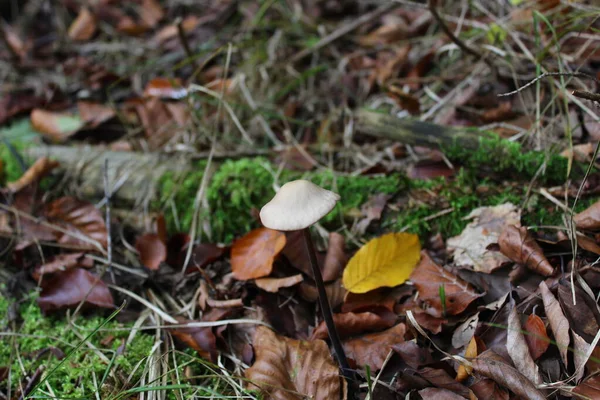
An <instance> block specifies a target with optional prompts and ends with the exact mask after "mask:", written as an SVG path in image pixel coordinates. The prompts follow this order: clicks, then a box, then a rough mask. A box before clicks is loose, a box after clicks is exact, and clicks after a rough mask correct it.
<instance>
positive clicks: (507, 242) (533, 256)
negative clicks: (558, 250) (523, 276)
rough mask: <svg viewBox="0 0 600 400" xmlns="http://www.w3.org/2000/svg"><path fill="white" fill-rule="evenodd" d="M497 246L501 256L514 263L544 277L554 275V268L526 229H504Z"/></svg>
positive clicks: (511, 226)
mask: <svg viewBox="0 0 600 400" xmlns="http://www.w3.org/2000/svg"><path fill="white" fill-rule="evenodd" d="M498 245H500V251H501V252H502V254H504V255H505V256H506V257H508V258H510V259H511V260H513V261H514V262H516V263H518V264H522V265H525V266H527V268H529V269H531V270H532V271H535V272H537V273H538V274H541V275H544V276H550V275H552V274H553V273H554V268H552V265H550V263H549V262H548V260H547V259H546V256H544V253H543V251H542V249H541V247H540V246H539V245H538V244H537V242H536V241H535V239H534V238H533V237H532V236H531V235H530V234H529V231H528V230H527V228H525V227H520V228H518V227H516V226H515V225H509V226H507V227H505V228H504V231H502V234H501V235H500V238H499V239H498Z"/></svg>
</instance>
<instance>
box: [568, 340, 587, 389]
mask: <svg viewBox="0 0 600 400" xmlns="http://www.w3.org/2000/svg"><path fill="white" fill-rule="evenodd" d="M571 335H573V364H575V372H576V373H575V383H578V382H579V381H581V378H583V374H584V372H585V364H586V362H587V360H588V358H587V356H586V354H587V352H588V350H589V349H590V345H589V344H588V342H586V341H585V339H584V338H582V337H581V336H579V335H578V334H576V333H575V331H573V330H571Z"/></svg>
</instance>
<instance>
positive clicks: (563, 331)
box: [539, 282, 570, 368]
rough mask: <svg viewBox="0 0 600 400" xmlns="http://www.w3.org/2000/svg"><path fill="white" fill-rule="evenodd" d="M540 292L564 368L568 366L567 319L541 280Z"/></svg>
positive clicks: (568, 339) (568, 340)
mask: <svg viewBox="0 0 600 400" xmlns="http://www.w3.org/2000/svg"><path fill="white" fill-rule="evenodd" d="M539 289H540V293H541V294H542V301H543V302H544V310H545V311H546V317H547V318H548V321H549V322H550V329H551V330H552V334H553V335H554V340H555V341H556V345H557V346H558V350H559V352H560V356H561V358H562V360H563V364H564V365H565V368H567V367H568V366H569V362H568V361H569V356H568V353H567V351H568V348H569V342H570V338H569V320H567V318H566V317H565V315H564V314H563V312H562V310H561V308H560V304H559V303H558V300H556V298H555V297H554V295H553V294H552V293H551V292H550V289H548V286H547V285H546V282H541V283H540V286H539Z"/></svg>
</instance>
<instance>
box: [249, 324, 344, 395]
mask: <svg viewBox="0 0 600 400" xmlns="http://www.w3.org/2000/svg"><path fill="white" fill-rule="evenodd" d="M253 345H254V352H255V356H256V361H255V362H254V365H252V367H250V368H248V369H247V370H246V374H245V375H246V378H247V379H248V380H249V381H250V387H251V388H256V387H258V388H260V389H261V390H262V391H263V392H264V393H266V394H268V397H267V398H269V399H274V400H297V399H298V398H302V397H309V398H312V399H315V400H329V399H339V398H341V397H342V396H340V395H342V394H343V397H342V398H343V399H346V388H345V386H344V387H343V386H342V381H343V380H341V379H340V376H339V369H338V367H337V365H336V364H335V363H334V362H333V358H332V357H331V355H330V354H329V349H328V348H327V344H326V343H325V342H324V341H322V340H314V341H310V342H307V341H300V340H294V339H289V338H286V337H282V336H279V335H277V334H275V333H274V332H273V331H271V330H270V329H269V328H266V327H264V326H259V327H258V328H257V329H256V333H255V335H254V342H253ZM343 384H345V382H344V383H343Z"/></svg>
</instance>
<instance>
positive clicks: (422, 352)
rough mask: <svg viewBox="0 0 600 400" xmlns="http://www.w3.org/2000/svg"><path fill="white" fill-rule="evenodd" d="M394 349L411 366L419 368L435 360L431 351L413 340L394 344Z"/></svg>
mask: <svg viewBox="0 0 600 400" xmlns="http://www.w3.org/2000/svg"><path fill="white" fill-rule="evenodd" d="M392 349H394V351H395V352H396V353H398V355H400V357H401V358H402V360H404V362H405V363H406V364H407V365H408V366H409V367H411V368H414V369H418V368H420V367H422V366H423V365H428V364H431V363H433V362H434V360H433V357H432V356H431V351H429V350H428V349H424V348H422V347H419V345H418V344H417V343H416V342H415V341H413V340H411V341H409V342H404V343H398V344H395V345H393V346H392Z"/></svg>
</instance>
